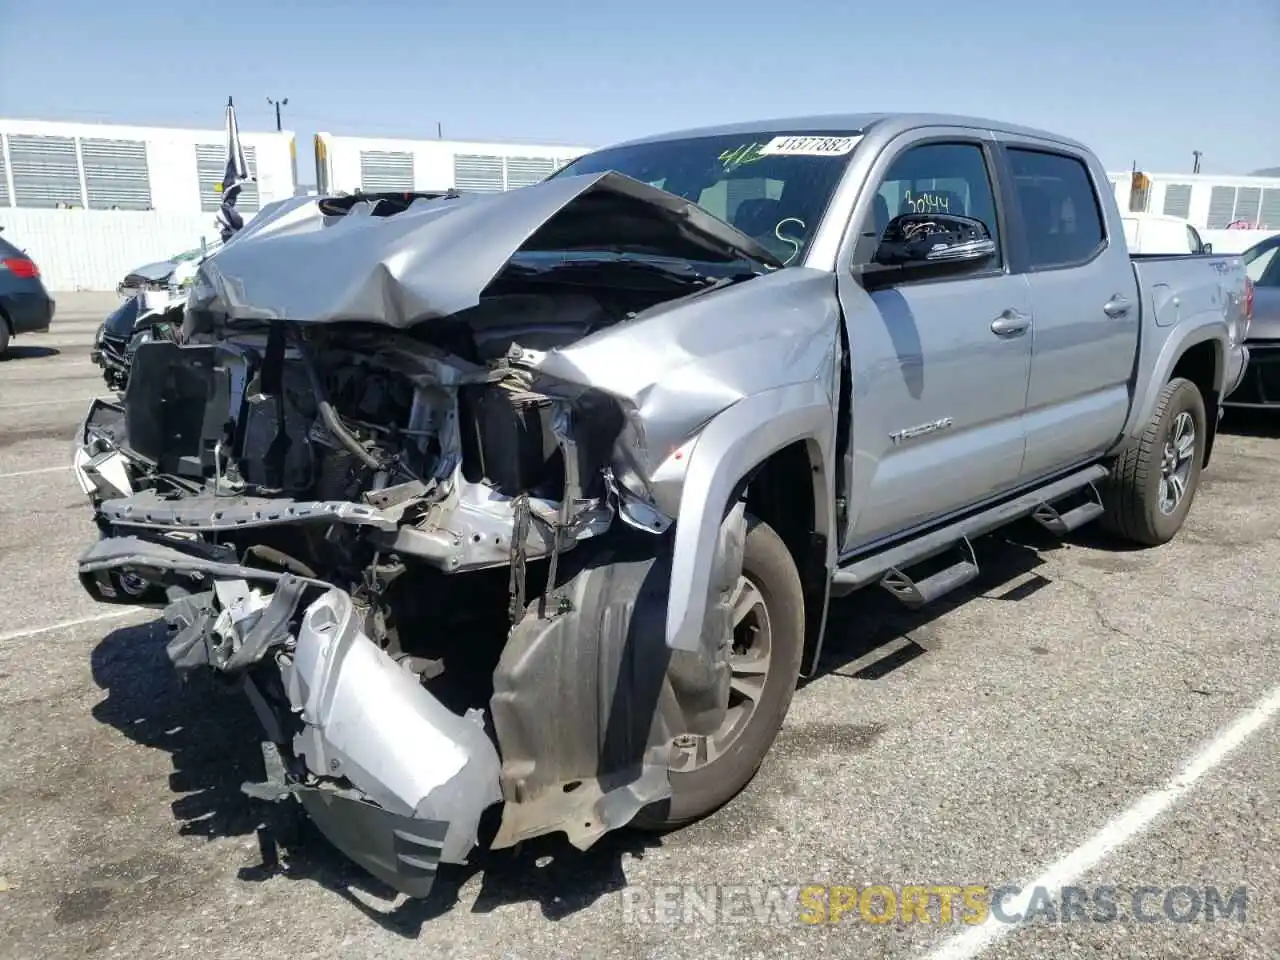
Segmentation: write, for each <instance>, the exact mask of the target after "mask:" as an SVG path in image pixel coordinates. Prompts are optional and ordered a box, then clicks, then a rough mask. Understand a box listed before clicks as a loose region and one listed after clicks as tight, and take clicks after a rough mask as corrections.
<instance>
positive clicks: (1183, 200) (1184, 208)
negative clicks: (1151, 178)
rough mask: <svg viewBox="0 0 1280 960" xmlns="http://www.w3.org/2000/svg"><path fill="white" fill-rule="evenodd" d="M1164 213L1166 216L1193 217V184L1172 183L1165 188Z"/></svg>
mask: <svg viewBox="0 0 1280 960" xmlns="http://www.w3.org/2000/svg"><path fill="white" fill-rule="evenodd" d="M1164 212H1165V215H1166V216H1170V217H1182V218H1183V219H1186V218H1187V217H1189V216H1191V184H1189V183H1170V184H1168V185H1166V186H1165V188H1164Z"/></svg>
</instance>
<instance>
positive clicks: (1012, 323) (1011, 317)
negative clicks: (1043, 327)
mask: <svg viewBox="0 0 1280 960" xmlns="http://www.w3.org/2000/svg"><path fill="white" fill-rule="evenodd" d="M1029 326H1031V318H1030V317H1029V316H1027V315H1026V314H1025V313H1020V312H1018V311H1017V310H1006V311H1005V312H1004V313H1002V314H1000V316H998V317H996V318H995V319H994V320H992V321H991V332H992V333H994V334H995V335H996V336H997V337H1016V336H1018V335H1019V334H1021V333H1025V332H1026V329H1027V327H1029Z"/></svg>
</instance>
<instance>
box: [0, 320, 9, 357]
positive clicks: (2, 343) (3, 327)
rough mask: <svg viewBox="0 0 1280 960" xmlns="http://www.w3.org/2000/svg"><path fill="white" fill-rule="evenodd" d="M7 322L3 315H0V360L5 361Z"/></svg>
mask: <svg viewBox="0 0 1280 960" xmlns="http://www.w3.org/2000/svg"><path fill="white" fill-rule="evenodd" d="M10 336H11V335H10V333H9V321H8V320H6V319H5V315H4V314H3V313H0V360H5V359H7V358H8V356H9V337H10Z"/></svg>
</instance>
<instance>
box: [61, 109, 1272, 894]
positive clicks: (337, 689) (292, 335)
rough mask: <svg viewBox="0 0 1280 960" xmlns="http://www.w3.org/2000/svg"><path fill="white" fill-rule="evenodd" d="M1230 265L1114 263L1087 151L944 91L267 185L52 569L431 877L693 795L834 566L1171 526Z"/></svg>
mask: <svg viewBox="0 0 1280 960" xmlns="http://www.w3.org/2000/svg"><path fill="white" fill-rule="evenodd" d="M1244 290H1245V272H1244V268H1243V264H1242V263H1241V261H1240V259H1239V258H1238V257H1230V256H1199V255H1194V256H1193V255H1188V256H1169V257H1148V258H1132V257H1130V255H1129V253H1128V251H1127V250H1126V248H1125V241H1124V234H1123V230H1122V228H1121V222H1120V215H1119V212H1118V210H1117V208H1116V205H1115V201H1114V200H1113V198H1112V192H1111V190H1110V189H1109V187H1108V184H1107V178H1106V175H1105V173H1104V171H1103V168H1102V167H1101V166H1100V165H1099V163H1098V160H1097V159H1096V158H1095V157H1094V156H1093V155H1092V154H1091V153H1090V151H1089V150H1088V149H1086V148H1085V147H1083V146H1081V145H1080V144H1078V143H1074V142H1071V141H1069V140H1065V139H1063V138H1062V137H1059V136H1056V135H1053V134H1050V133H1044V132H1039V131H1035V130H1029V129H1023V128H1019V127H1013V126H1009V125H1006V124H1001V123H997V122H992V121H986V120H981V121H980V120H971V119H965V118H959V117H948V116H898V115H876V116H869V115H868V116H841V117H821V118H808V119H790V120H779V121H774V122H768V123H750V124H742V125H737V126H731V127H721V128H716V129H704V130H697V131H692V132H687V133H680V134H672V135H668V136H660V137H653V138H650V139H646V140H640V141H636V142H632V143H627V144H623V145H621V146H615V147H612V148H609V149H604V150H600V151H598V152H595V153H592V154H589V155H587V156H584V157H582V158H580V159H578V160H577V161H575V162H573V163H572V164H570V165H569V166H568V167H567V168H566V169H563V170H561V171H559V172H558V173H557V174H556V175H554V176H552V177H551V178H549V179H547V180H546V181H544V182H542V183H539V184H536V185H533V186H530V187H525V188H522V189H519V190H515V191H512V192H510V193H505V194H496V195H488V196H469V197H459V196H456V195H445V196H438V197H426V198H422V197H419V198H414V197H412V196H406V197H403V198H399V199H397V198H395V197H380V198H377V199H375V200H373V201H369V200H363V199H361V198H360V197H321V198H315V197H306V198H294V199H292V200H286V201H282V202H281V203H279V204H276V205H274V206H273V207H270V208H268V209H266V210H264V211H263V212H262V213H261V214H260V215H259V216H258V217H257V218H256V219H255V220H254V221H253V223H251V224H250V225H248V226H247V227H246V228H245V229H244V230H243V231H242V232H241V233H240V234H239V235H237V236H236V237H235V238H234V239H233V240H232V241H231V242H230V243H228V244H227V245H226V246H224V247H223V248H222V249H220V250H219V251H218V252H217V253H215V254H214V255H213V256H211V257H209V258H208V259H206V260H205V261H204V262H203V263H202V264H201V267H200V271H199V274H198V276H197V277H196V279H195V282H194V284H193V287H192V291H191V294H190V298H189V300H188V303H187V309H186V315H185V319H184V329H183V337H182V342H181V343H170V342H156V343H148V344H144V345H142V346H140V347H139V348H138V350H137V354H136V357H135V359H134V368H133V372H132V374H131V376H130V379H129V384H128V390H127V392H126V395H125V398H124V400H123V402H122V403H120V404H112V403H104V402H101V401H97V402H95V404H94V405H93V407H92V408H91V410H90V412H89V414H88V416H87V418H86V420H85V423H84V427H83V433H82V438H81V439H82V444H83V445H82V447H81V448H80V449H79V450H78V452H77V454H76V467H77V474H78V476H79V478H80V482H81V484H82V485H83V487H84V490H85V492H86V493H87V494H88V495H89V496H90V499H91V501H92V504H93V510H94V517H95V521H96V524H97V526H98V529H99V531H100V539H99V540H98V541H97V542H96V543H94V544H93V545H92V546H91V547H90V548H89V549H88V550H87V552H86V553H85V554H84V555H83V557H82V558H81V560H80V561H79V573H80V577H81V580H82V583H83V585H84V587H85V588H86V589H87V590H88V591H89V592H90V593H91V594H92V595H93V596H94V597H96V598H98V599H100V600H102V601H106V602H116V603H132V604H151V605H154V606H155V607H157V608H161V609H163V616H164V618H165V620H166V621H167V622H168V624H169V627H170V639H169V641H168V652H169V655H170V657H171V659H172V661H173V662H174V664H175V666H176V667H177V668H178V669H180V670H195V669H212V670H215V671H220V672H222V673H224V674H228V675H231V676H232V677H235V678H238V679H239V680H241V681H242V682H243V684H244V688H245V690H246V691H247V692H248V694H249V697H250V700H251V701H252V703H253V705H254V708H255V710H256V712H257V715H258V717H259V718H260V720H261V722H262V727H263V730H264V731H265V734H264V737H263V738H261V739H263V750H264V757H265V758H266V761H267V762H266V764H265V766H266V776H265V778H264V780H263V781H262V782H261V783H258V784H251V785H247V787H246V789H247V790H248V791H249V792H250V793H251V794H252V795H253V796H256V797H259V798H261V799H263V800H269V801H278V802H280V803H282V804H284V805H285V807H286V808H290V809H294V808H296V804H297V803H300V804H301V807H302V808H304V809H305V811H306V813H307V814H309V815H310V816H311V818H312V819H313V820H314V821H315V822H316V823H317V825H318V826H319V827H320V829H321V830H322V831H323V832H324V833H325V834H326V835H327V836H328V837H329V838H330V839H331V840H332V841H333V843H334V844H335V845H336V846H337V847H338V848H340V849H341V850H343V851H345V852H346V853H347V855H349V856H350V857H352V858H353V859H354V860H356V861H357V862H359V863H360V864H362V865H364V866H365V867H366V868H367V869H368V870H369V871H371V872H372V873H373V874H375V875H376V876H378V877H379V878H381V879H383V880H384V881H386V882H387V883H389V884H391V885H392V886H394V887H396V888H397V889H399V890H401V891H404V892H405V893H407V894H409V895H411V896H424V895H425V894H426V893H427V892H428V890H429V889H430V886H431V883H432V880H433V879H434V876H435V871H436V867H437V864H438V863H439V862H441V861H444V862H460V861H462V860H464V859H465V858H466V857H467V856H468V853H469V851H471V850H472V849H473V847H474V846H475V845H476V844H477V843H481V844H485V845H487V846H488V847H490V848H501V847H510V846H513V845H515V844H517V843H519V842H521V841H522V840H524V839H526V838H530V837H534V836H537V835H541V834H548V833H553V832H562V833H564V834H565V835H567V838H568V840H569V841H570V842H571V843H573V844H574V845H576V846H578V847H580V848H585V847H587V846H589V845H590V844H592V843H593V842H594V841H595V840H596V839H597V838H599V837H600V836H601V835H602V834H603V833H605V832H606V831H609V830H613V829H616V828H619V827H623V826H625V825H628V824H630V825H634V826H639V827H644V828H651V829H667V828H671V827H673V826H676V825H679V824H682V823H685V822H688V821H690V820H692V819H694V818H698V817H701V816H704V815H706V814H708V813H709V812H711V811H713V810H715V809H716V808H717V807H718V806H719V805H721V804H723V803H724V802H725V801H727V800H728V799H729V798H731V797H732V796H734V795H735V794H736V793H737V792H738V791H739V790H741V789H742V787H743V786H744V785H745V784H746V783H747V782H748V781H749V780H750V779H751V778H752V776H753V775H754V774H755V771H756V770H757V768H758V766H759V764H760V763H761V761H762V759H763V757H764V756H765V754H766V752H767V751H768V749H769V747H770V745H771V743H772V742H773V740H774V737H775V735H776V734H777V732H778V729H779V727H780V726H781V724H782V722H783V717H784V715H785V714H786V712H787V708H788V705H789V704H790V701H791V697H792V693H793V690H794V688H795V686H796V683H797V679H798V677H799V676H800V675H801V674H802V673H809V672H811V671H813V670H814V668H815V665H816V664H817V662H818V657H819V653H820V650H821V647H822V639H823V630H824V626H825V621H826V617H827V609H828V601H829V599H830V597H831V596H833V595H837V594H845V593H848V592H851V591H853V590H856V589H857V588H860V587H863V586H867V585H872V584H879V585H881V586H882V587H884V588H885V589H887V590H889V591H890V592H891V593H892V594H893V595H894V596H896V597H897V598H899V599H900V600H902V601H903V602H904V603H907V604H912V605H916V604H923V603H927V602H928V601H930V600H933V599H935V598H936V597H939V596H941V595H942V594H945V593H947V592H948V591H950V590H954V589H955V588H956V587H958V586H960V585H962V584H964V583H965V582H967V581H969V580H971V579H972V578H973V577H974V576H976V575H977V573H978V565H977V561H976V558H975V554H974V551H973V549H972V542H973V540H974V538H977V537H979V536H981V535H983V534H985V533H987V532H989V531H991V530H994V529H995V528H997V527H1000V526H1001V525H1004V524H1007V523H1009V522H1011V521H1014V520H1017V519H1019V518H1027V517H1033V518H1035V520H1038V521H1039V522H1040V523H1041V524H1043V525H1044V526H1045V527H1047V528H1048V529H1049V530H1051V531H1054V532H1056V533H1058V534H1066V533H1068V532H1069V531H1072V530H1074V529H1076V528H1077V527H1079V526H1080V525H1081V524H1083V523H1086V522H1087V521H1090V520H1094V519H1097V520H1099V521H1101V522H1102V523H1103V524H1105V526H1106V527H1107V528H1109V529H1110V530H1111V531H1112V532H1114V533H1115V534H1117V535H1119V536H1120V537H1122V538H1125V539H1127V540H1129V541H1134V542H1137V543H1139V544H1144V545H1155V544H1160V543H1162V542H1164V541H1167V540H1169V539H1170V538H1171V537H1173V536H1174V535H1175V534H1176V533H1177V531H1178V529H1179V528H1180V527H1181V525H1182V523H1183V521H1184V519H1185V517H1186V515H1187V511H1188V510H1189V509H1190V507H1191V504H1192V501H1193V498H1194V497H1195V493H1196V488H1197V482H1198V479H1199V477H1200V472H1201V470H1202V468H1203V467H1204V466H1205V465H1206V464H1207V463H1208V461H1209V455H1210V451H1211V449H1212V447H1213V441H1214V435H1215V429H1216V426H1217V423H1218V418H1219V412H1220V409H1221V405H1222V401H1223V399H1224V397H1225V396H1226V395H1227V394H1229V393H1230V392H1231V390H1232V389H1233V388H1234V387H1235V386H1236V384H1237V383H1238V381H1239V379H1240V376H1241V371H1242V370H1243V368H1244V361H1245V354H1244V350H1243V348H1242V341H1243V339H1244V336H1245V332H1246V330H1245V328H1246V325H1247V315H1246V304H1245V297H1244ZM486 812H488V813H489V814H490V815H489V816H484V817H482V815H483V814H486Z"/></svg>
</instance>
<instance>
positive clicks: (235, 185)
mask: <svg viewBox="0 0 1280 960" xmlns="http://www.w3.org/2000/svg"><path fill="white" fill-rule="evenodd" d="M251 180H252V178H251V177H250V176H249V165H248V164H247V163H246V162H245V159H244V147H242V146H241V145H240V127H239V126H238V125H237V124H236V108H235V105H234V104H233V103H232V102H231V98H230V97H227V164H226V167H225V168H224V170H223V173H222V183H221V184H219V185H218V191H219V192H220V193H221V194H222V206H221V207H219V209H218V217H217V220H218V229H219V231H221V234H222V242H223V243H226V242H227V241H228V240H230V239H231V235H232V234H233V233H235V232H236V231H237V230H239V229H240V228H241V227H243V226H244V218H243V217H241V216H240V212H239V211H238V210H236V200H237V199H238V198H239V196H240V191H241V189H242V188H243V187H244V185H245V184H246V183H249V182H251Z"/></svg>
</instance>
